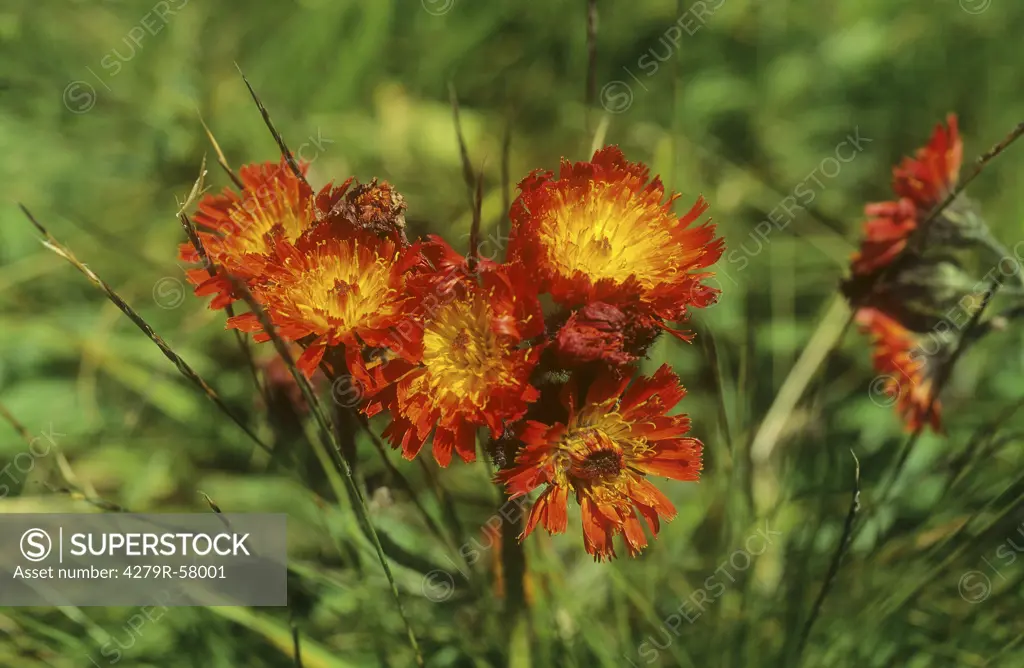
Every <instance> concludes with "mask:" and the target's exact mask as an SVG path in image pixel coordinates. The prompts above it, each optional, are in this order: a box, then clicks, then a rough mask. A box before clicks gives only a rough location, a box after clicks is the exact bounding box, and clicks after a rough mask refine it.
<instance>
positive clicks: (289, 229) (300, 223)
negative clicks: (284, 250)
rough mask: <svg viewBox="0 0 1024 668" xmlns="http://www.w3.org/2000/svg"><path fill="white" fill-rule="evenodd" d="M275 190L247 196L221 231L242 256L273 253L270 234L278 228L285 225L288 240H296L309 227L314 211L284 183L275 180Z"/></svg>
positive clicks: (235, 208) (230, 214) (232, 211)
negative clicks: (268, 240)
mask: <svg viewBox="0 0 1024 668" xmlns="http://www.w3.org/2000/svg"><path fill="white" fill-rule="evenodd" d="M264 188H265V186H264ZM273 188H274V191H273V192H268V191H267V190H261V191H258V192H256V193H255V195H250V194H248V193H247V194H246V195H245V196H244V197H243V199H242V201H241V202H240V203H239V204H237V205H236V206H235V207H233V208H232V209H231V211H230V212H229V214H228V215H229V216H230V217H231V224H229V225H225V226H224V227H223V228H222V229H221V232H222V233H224V235H225V240H226V242H227V243H228V244H229V245H231V246H233V247H234V248H235V249H237V252H239V253H240V254H243V253H255V254H264V253H266V252H267V251H268V250H269V249H268V247H267V241H266V235H267V233H268V232H270V231H271V230H272V229H273V228H274V226H275V225H280V226H281V229H282V230H283V232H284V236H285V237H286V238H287V240H288V241H295V240H296V239H298V238H299V236H300V235H301V234H302V233H303V232H305V231H306V229H307V228H308V227H309V224H310V221H311V219H312V216H311V215H310V212H309V211H308V210H306V209H305V208H300V206H301V205H300V203H299V202H297V201H295V200H294V199H293V194H292V193H289V192H288V190H287V188H286V187H285V185H284V184H283V183H281V182H280V181H274V185H273Z"/></svg>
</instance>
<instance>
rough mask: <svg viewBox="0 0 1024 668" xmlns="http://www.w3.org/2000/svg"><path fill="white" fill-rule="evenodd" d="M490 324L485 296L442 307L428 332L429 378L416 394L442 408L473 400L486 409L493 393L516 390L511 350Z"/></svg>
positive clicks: (425, 345)
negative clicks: (424, 395)
mask: <svg viewBox="0 0 1024 668" xmlns="http://www.w3.org/2000/svg"><path fill="white" fill-rule="evenodd" d="M490 321H491V309H490V306H489V305H488V304H487V302H486V301H485V300H484V299H483V298H482V297H481V296H480V295H475V296H473V297H472V298H470V299H469V300H456V301H454V302H452V303H450V304H446V305H444V306H442V307H440V308H439V309H438V311H437V312H436V313H435V314H433V315H432V316H431V318H430V322H429V323H428V324H427V326H426V328H425V330H424V332H423V364H424V366H425V367H426V369H427V373H425V374H423V375H422V376H420V377H418V378H417V379H416V381H415V384H416V386H417V387H416V388H415V389H416V390H417V391H421V392H426V393H428V394H430V395H432V396H433V397H434V398H435V401H437V402H438V403H443V402H446V401H457V402H463V401H467V400H468V401H469V402H470V403H472V404H473V405H475V406H477V407H480V408H482V407H484V406H485V405H486V403H487V401H488V399H489V397H490V395H491V394H492V392H493V391H494V390H496V389H499V388H503V387H507V386H514V385H516V384H517V381H516V378H515V376H514V372H513V369H514V367H512V366H511V364H512V360H510V359H509V353H510V352H512V351H511V349H510V347H509V345H508V344H506V343H504V342H502V341H501V340H500V339H499V338H498V335H497V334H495V332H494V329H493V328H492V327H491V322H490Z"/></svg>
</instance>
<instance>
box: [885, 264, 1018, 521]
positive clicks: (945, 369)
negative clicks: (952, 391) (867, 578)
mask: <svg viewBox="0 0 1024 668" xmlns="http://www.w3.org/2000/svg"><path fill="white" fill-rule="evenodd" d="M998 287H999V284H998V283H993V284H992V286H991V287H990V288H989V289H988V290H986V291H985V296H984V298H983V299H982V302H981V306H980V307H979V308H978V310H977V311H975V313H974V315H973V316H971V319H970V321H968V323H967V326H966V327H965V328H964V332H963V334H961V335H960V339H959V341H958V342H957V346H956V348H955V349H954V350H953V353H952V354H951V355H950V356H949V359H948V360H946V362H945V364H943V365H942V366H941V367H939V371H938V373H937V374H936V377H935V382H934V383H932V386H931V391H930V392H929V394H928V409H927V410H926V411H925V416H930V415H932V411H934V410H935V401H936V400H937V399H938V397H939V394H940V393H941V392H942V390H943V388H944V387H945V386H946V383H947V382H948V381H949V377H950V375H952V373H953V366H954V365H955V364H956V362H957V360H959V359H960V357H961V356H962V355H963V354H964V351H965V350H966V349H967V346H968V342H969V341H970V338H971V332H972V331H973V330H974V329H975V328H976V327H977V326H978V323H979V322H980V321H981V316H982V314H984V312H985V309H987V308H988V305H989V303H990V302H991V301H992V296H993V295H994V294H995V292H996V290H997V289H998ZM926 424H927V417H926V418H925V419H922V420H921V424H920V425H918V427H917V429H915V430H914V432H913V433H912V434H911V435H910V436H909V437H908V438H907V440H906V442H905V443H904V444H903V448H902V449H901V451H900V455H899V459H897V461H896V466H894V467H893V470H892V473H891V474H890V476H889V479H888V482H887V483H886V485H885V487H884V488H883V490H882V493H881V495H880V496H879V500H880V501H879V503H884V502H885V501H886V500H887V499H888V498H889V493H890V492H891V491H892V487H893V485H894V484H895V483H896V480H897V479H898V478H899V475H900V473H902V472H903V467H904V466H905V465H906V463H907V460H908V459H909V458H910V453H911V452H912V451H913V449H914V446H915V445H916V444H917V442H918V440H919V439H920V438H921V434H922V433H923V432H924V428H925V426H926Z"/></svg>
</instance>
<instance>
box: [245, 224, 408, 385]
mask: <svg viewBox="0 0 1024 668" xmlns="http://www.w3.org/2000/svg"><path fill="white" fill-rule="evenodd" d="M421 262H422V257H421V255H420V247H419V246H418V245H414V246H410V247H406V248H403V247H402V246H401V245H400V243H399V242H398V241H396V240H395V239H394V238H385V239H382V238H380V237H379V236H377V235H376V234H374V232H373V231H372V230H370V229H368V228H365V227H357V226H355V225H353V224H351V223H350V222H348V221H346V220H339V219H335V220H332V221H330V222H324V223H321V224H318V225H317V226H315V227H313V228H312V229H310V230H309V231H308V232H307V233H305V234H304V235H303V236H301V237H300V238H299V239H298V240H297V241H296V242H295V243H291V242H290V241H289V240H288V239H287V238H286V237H282V236H277V237H275V239H274V245H273V255H272V256H271V255H268V256H266V257H263V258H250V261H249V262H248V263H247V264H246V266H245V267H244V268H243V269H241V270H240V271H241V274H240V275H241V276H242V278H244V279H247V280H249V281H250V283H251V284H252V285H253V287H252V294H253V296H254V297H255V298H256V300H257V301H258V302H260V303H261V304H262V305H264V307H265V308H266V310H267V313H268V315H269V316H270V319H271V321H272V322H273V324H274V325H275V327H276V328H277V332H278V334H279V335H280V336H281V338H282V339H284V340H286V341H299V340H303V339H306V337H310V338H309V340H308V345H307V346H306V349H305V352H304V353H303V354H302V356H301V357H300V358H299V360H298V362H297V365H298V367H299V368H300V369H302V371H303V372H304V373H305V374H306V375H307V376H311V375H312V373H313V371H315V369H316V367H317V366H318V365H319V364H320V361H321V359H322V358H323V355H324V352H325V351H326V349H327V348H328V347H333V346H345V352H346V354H347V357H348V358H349V359H350V361H351V362H353V363H358V360H359V355H358V353H359V352H360V351H361V349H362V345H363V344H366V345H368V346H387V347H389V348H391V349H393V350H395V351H396V352H399V353H401V352H403V351H404V349H405V347H404V346H403V345H402V342H401V337H399V336H398V335H397V329H396V328H397V327H398V326H399V325H400V324H401V323H402V322H403V321H405V320H406V319H407V318H408V312H409V311H410V310H411V301H412V298H411V297H410V295H409V294H408V290H407V281H408V280H409V279H410V277H411V276H412V275H413V273H414V272H413V271H412V270H413V269H414V268H415V267H417V265H419V263H421ZM228 327H230V328H234V329H238V330H240V331H244V332H259V333H258V334H256V336H255V339H256V340H257V341H268V340H269V339H270V337H269V335H267V334H266V333H265V332H263V331H262V326H261V325H260V323H259V320H258V319H257V317H256V315H255V314H254V313H246V314H244V315H240V316H236V317H234V318H229V319H228Z"/></svg>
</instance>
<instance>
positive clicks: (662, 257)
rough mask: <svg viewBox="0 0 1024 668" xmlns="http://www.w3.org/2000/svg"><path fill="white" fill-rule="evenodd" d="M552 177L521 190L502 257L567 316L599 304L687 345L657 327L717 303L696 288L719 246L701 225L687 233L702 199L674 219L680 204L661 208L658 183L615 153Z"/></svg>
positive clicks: (540, 176) (537, 177)
mask: <svg viewBox="0 0 1024 668" xmlns="http://www.w3.org/2000/svg"><path fill="white" fill-rule="evenodd" d="M553 176H554V175H553V174H552V173H551V172H546V171H541V170H538V171H535V172H533V173H532V174H530V175H529V176H528V177H526V178H525V179H523V181H522V182H521V183H520V184H519V190H520V195H519V197H518V198H517V199H516V201H515V203H514V204H513V205H512V209H511V211H510V216H511V218H512V223H513V225H512V232H511V235H510V243H509V253H510V257H511V258H512V259H515V260H518V261H520V262H523V263H524V264H525V265H526V266H527V267H528V268H529V269H530V270H531V271H532V272H533V273H535V274H536V276H537V280H539V282H540V284H541V285H540V288H539V290H540V291H541V292H550V293H551V294H552V296H553V297H554V299H555V301H557V302H558V303H560V304H561V305H563V306H565V307H568V308H570V309H576V308H580V307H582V306H584V305H586V304H588V303H592V302H604V303H606V304H611V305H614V306H616V307H620V308H622V309H623V310H626V309H628V310H630V311H631V312H632V313H635V316H633V317H635V318H636V319H637V322H639V323H640V324H641V325H645V326H652V327H660V328H663V329H666V330H667V331H669V332H672V333H673V334H675V335H676V336H680V337H683V338H689V335H688V334H683V333H680V332H676V331H674V330H671V329H669V328H668V327H666V325H665V324H664V323H665V321H670V322H673V321H679V320H682V319H683V318H684V317H685V314H686V311H687V307H690V306H693V307H697V308H702V307H705V306H708V305H710V304H712V303H714V302H715V300H716V299H717V296H718V290H716V289H715V288H711V287H708V286H707V285H704V284H703V283H702V281H703V280H704V279H706V278H708V277H710V276H712V275H713V273H712V272H708V271H704V270H705V269H706V268H707V267H709V266H711V265H712V264H714V263H715V262H716V261H718V258H719V257H721V255H722V251H723V250H724V240H723V239H720V238H719V239H716V238H715V228H714V226H713V225H711V224H709V223H705V224H703V225H699V226H697V227H691V225H692V224H693V223H694V222H695V221H697V219H698V218H699V217H700V216H701V215H702V214H703V213H704V212H705V211H706V210H707V208H708V204H707V202H706V201H705V200H704V198H703V197H701V198H699V199H698V200H697V202H696V203H695V204H694V205H693V207H691V209H690V211H689V212H688V213H687V214H686V215H684V216H683V217H681V218H678V217H676V215H675V214H674V213H673V212H672V205H673V203H674V202H675V200H676V199H677V198H678V197H679V195H677V194H672V195H670V196H669V197H668V199H667V200H665V188H664V186H663V185H662V183H661V180H660V179H659V178H655V179H654V180H653V181H650V182H648V181H649V170H648V169H647V167H645V166H644V165H642V164H639V163H631V162H628V161H627V160H626V159H625V157H624V156H623V155H622V152H621V151H620V150H619V149H618V148H617V147H614V146H609V147H606V148H604V149H601V150H599V151H597V152H596V153H594V157H593V159H592V160H591V162H578V163H575V164H573V163H570V162H569V161H567V160H563V161H562V165H561V169H560V172H559V175H558V178H557V179H554V178H553Z"/></svg>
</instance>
